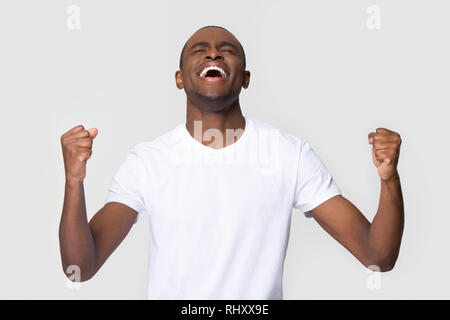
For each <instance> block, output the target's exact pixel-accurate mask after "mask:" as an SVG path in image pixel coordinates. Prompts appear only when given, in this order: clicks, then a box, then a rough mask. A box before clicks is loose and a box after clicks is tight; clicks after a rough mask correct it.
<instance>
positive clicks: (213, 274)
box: [106, 117, 341, 299]
mask: <svg viewBox="0 0 450 320" xmlns="http://www.w3.org/2000/svg"><path fill="white" fill-rule="evenodd" d="M245 122H246V125H245V130H244V132H243V134H242V136H241V137H240V138H239V139H238V140H237V141H236V142H235V143H233V144H231V145H229V146H226V147H224V148H221V149H213V148H211V147H209V146H205V145H203V144H201V143H200V142H198V141H197V140H195V139H194V138H193V137H192V136H191V135H190V134H189V132H188V131H187V129H186V126H185V124H184V123H182V124H179V125H178V126H177V127H176V128H175V129H173V130H171V131H169V132H168V133H166V134H164V135H162V136H160V137H159V138H156V139H155V140H153V141H151V142H143V143H140V144H137V145H136V146H135V147H133V148H132V149H131V151H130V153H129V154H128V155H127V156H126V158H125V160H124V162H123V163H122V165H121V166H120V168H119V169H118V171H117V173H116V174H115V176H114V178H113V180H112V185H111V187H110V189H109V193H108V196H107V199H106V202H110V201H116V202H121V203H123V204H125V205H127V206H129V207H131V208H133V209H134V210H136V211H137V212H138V213H141V212H142V211H146V212H147V214H148V215H149V221H150V262H149V280H148V298H149V299H282V297H283V295H282V294H283V292H282V291H283V290H282V278H283V265H284V258H285V255H286V248H287V243H288V239H289V231H290V222H291V214H292V208H294V207H295V208H298V209H300V210H301V211H303V212H304V213H307V212H308V210H311V209H313V208H315V207H317V206H318V205H319V204H321V203H323V202H324V201H326V200H328V199H329V198H331V197H333V196H335V195H339V194H341V192H340V189H339V187H338V186H337V184H336V183H335V181H334V179H333V178H332V176H331V175H330V173H329V172H328V170H327V168H326V167H325V165H324V164H323V163H322V161H321V160H320V159H319V158H318V156H317V155H316V154H315V153H314V151H313V149H312V148H311V147H310V145H309V144H308V142H306V141H302V140H301V139H299V138H297V137H295V136H293V135H290V134H286V133H282V132H281V131H279V130H277V129H275V128H273V127H271V126H269V125H267V124H265V123H263V122H260V121H257V120H253V119H251V118H249V117H245Z"/></svg>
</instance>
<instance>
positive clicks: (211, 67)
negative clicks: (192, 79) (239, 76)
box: [200, 66, 227, 78]
mask: <svg viewBox="0 0 450 320" xmlns="http://www.w3.org/2000/svg"><path fill="white" fill-rule="evenodd" d="M209 70H217V71H219V72H220V75H221V76H222V78H226V77H227V74H226V72H225V71H224V70H223V69H222V68H220V67H218V66H210V67H207V68H205V69H203V71H202V73H200V77H202V78H204V77H205V76H206V73H207V72H208V71H209Z"/></svg>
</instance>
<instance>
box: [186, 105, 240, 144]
mask: <svg viewBox="0 0 450 320" xmlns="http://www.w3.org/2000/svg"><path fill="white" fill-rule="evenodd" d="M186 129H187V130H188V131H189V133H190V135H191V136H192V137H193V138H194V139H196V140H197V141H198V142H200V143H202V144H204V145H207V146H210V147H212V148H215V149H220V148H222V147H224V146H228V145H230V144H232V143H234V142H236V141H237V140H238V139H239V138H240V136H241V135H242V133H243V131H244V129H245V119H244V116H243V115H242V112H241V107H240V105H239V99H237V100H236V101H235V102H234V103H232V104H231V105H230V106H229V107H228V108H224V109H223V111H220V112H216V111H215V112H211V111H205V110H204V109H200V108H198V107H197V106H195V105H194V104H193V103H191V102H190V101H189V99H188V101H187V113H186Z"/></svg>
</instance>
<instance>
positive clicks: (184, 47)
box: [180, 26, 246, 70]
mask: <svg viewBox="0 0 450 320" xmlns="http://www.w3.org/2000/svg"><path fill="white" fill-rule="evenodd" d="M206 28H217V29H221V30H223V31H225V32H227V33H229V34H230V35H231V36H232V37H233V38H234V39H235V40H236V42H237V44H238V46H239V49H240V51H241V53H242V64H243V66H244V69H245V67H246V61H245V51H244V47H243V46H242V44H241V43H240V42H239V40H238V39H237V38H236V37H235V36H234V35H233V34H232V33H231V32H230V31H228V30H227V29H225V28H223V27H219V26H205V27H202V28H200V29H198V30H197V31H195V32H194V34H193V35H192V36H191V37H190V38H189V39H188V40H187V41H186V43H185V44H184V46H183V49H182V50H181V54H180V70H182V69H183V56H184V52H185V49H186V46H187V44H188V43H189V41H190V40H191V39H192V38H193V37H194V36H196V35H197V33H198V32H201V31H202V30H203V29H206Z"/></svg>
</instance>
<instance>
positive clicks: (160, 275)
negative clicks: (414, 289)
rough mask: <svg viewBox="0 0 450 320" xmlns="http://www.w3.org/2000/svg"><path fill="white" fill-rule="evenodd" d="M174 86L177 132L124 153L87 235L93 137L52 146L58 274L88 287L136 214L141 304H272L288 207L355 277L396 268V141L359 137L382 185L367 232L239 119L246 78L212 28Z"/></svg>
mask: <svg viewBox="0 0 450 320" xmlns="http://www.w3.org/2000/svg"><path fill="white" fill-rule="evenodd" d="M175 80H176V85H177V87H178V88H179V89H184V90H185V92H186V96H187V119H186V123H183V124H180V125H178V126H177V127H176V128H175V129H173V130H171V131H170V132H168V133H166V134H164V135H163V136H161V137H159V138H157V139H155V140H153V141H151V142H143V143H140V144H138V145H136V146H135V147H134V148H132V150H131V152H130V153H129V154H128V155H127V157H126V159H125V161H124V162H123V163H122V165H121V166H120V168H119V170H118V171H117V173H116V175H115V176H114V178H113V181H112V185H111V188H110V189H109V193H108V197H107V199H106V204H105V205H104V207H103V208H101V209H100V210H99V211H98V212H97V213H96V214H95V215H94V217H93V218H92V219H91V220H90V222H89V223H88V221H87V215H86V207H85V199H84V191H83V179H84V178H85V175H86V161H87V159H89V157H90V156H91V153H92V142H93V139H94V138H95V137H96V136H97V134H98V131H97V129H96V128H92V129H89V130H85V129H84V127H83V126H82V125H79V126H76V127H74V128H72V129H71V130H69V131H68V132H66V133H65V134H63V135H62V137H61V143H62V149H63V157H64V165H65V174H66V185H65V198H64V206H63V212H62V217H61V224H60V233H59V235H60V248H61V258H62V265H63V269H64V270H65V271H66V270H67V269H68V268H69V267H70V266H73V265H75V266H78V267H79V268H80V270H81V279H80V280H81V281H85V280H88V279H90V278H91V277H92V276H94V274H95V273H96V272H97V271H98V270H99V269H100V267H101V266H102V265H103V263H104V262H105V261H106V260H107V258H108V257H109V256H110V255H111V253H112V252H113V251H114V250H115V248H116V247H117V246H118V245H119V244H120V243H121V242H122V240H123V239H124V238H125V236H126V235H127V233H128V232H129V230H130V228H131V227H132V225H133V223H134V222H135V220H136V217H137V215H138V214H139V213H140V212H142V211H144V210H145V211H146V212H147V213H148V215H149V220H150V265H149V283H148V297H149V298H150V299H282V274H283V263H284V258H285V254H286V248H287V242H288V238H289V228H290V221H291V219H290V218H291V213H292V208H294V207H295V208H298V209H300V210H301V211H303V212H304V213H308V214H310V215H311V216H312V217H314V218H315V220H317V222H318V223H319V224H320V225H321V226H322V227H323V228H324V229H325V230H326V231H327V232H328V233H329V234H330V235H331V236H333V237H334V238H335V239H336V240H337V241H338V242H339V243H341V244H342V245H343V246H344V247H345V248H347V249H348V250H349V251H350V252H351V253H352V254H353V255H354V256H355V257H356V258H357V259H358V260H359V261H360V262H361V263H362V264H363V265H364V266H366V267H369V266H371V265H375V266H378V268H379V270H380V271H388V270H390V269H392V268H393V267H394V264H395V262H396V260H397V256H398V252H399V248H400V242H401V237H402V231H403V200H402V193H401V186H400V179H399V174H398V171H397V162H398V158H399V150H400V144H401V138H400V136H399V134H397V133H396V132H393V131H390V130H388V129H383V128H378V129H377V130H376V132H371V133H370V134H369V136H368V139H369V143H370V144H372V145H373V148H372V156H373V163H374V165H375V166H376V168H377V171H378V175H379V176H380V183H381V194H380V202H379V207H378V211H377V214H376V216H375V218H374V219H373V221H372V223H369V221H367V219H366V218H365V217H364V216H363V215H362V213H361V212H360V211H359V210H358V209H357V208H356V207H355V206H354V205H353V204H352V203H351V202H350V201H349V200H347V199H346V198H344V197H343V196H342V194H341V192H340V190H339V188H338V186H337V184H336V183H335V181H334V180H333V178H332V176H331V175H330V173H329V172H328V171H327V168H326V167H325V165H324V164H323V163H322V162H321V160H320V159H319V158H318V157H317V155H316V154H315V153H314V151H313V149H312V148H311V146H310V145H309V144H308V142H306V141H302V140H301V139H299V138H297V137H295V136H292V135H289V134H285V133H282V132H280V131H279V130H277V129H275V128H272V127H271V126H269V125H267V124H264V123H262V122H259V121H257V120H254V119H251V118H249V117H247V116H243V115H242V112H241V108H240V105H239V93H240V91H241V88H247V87H248V85H249V81H250V72H248V71H246V70H245V53H244V50H243V48H242V46H241V44H240V42H239V41H238V40H237V39H236V38H235V37H234V36H233V35H232V34H231V33H230V32H228V31H227V30H225V29H223V28H221V27H216V26H208V27H204V28H201V29H199V30H198V31H197V32H195V33H194V34H193V35H192V36H191V38H190V39H189V40H188V41H187V43H186V44H185V46H184V48H183V51H182V53H181V57H180V70H179V71H177V72H176V73H175ZM66 272H67V271H66Z"/></svg>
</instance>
